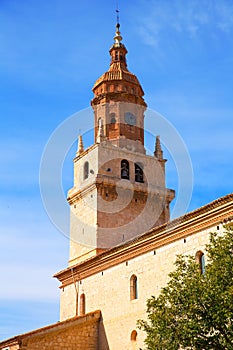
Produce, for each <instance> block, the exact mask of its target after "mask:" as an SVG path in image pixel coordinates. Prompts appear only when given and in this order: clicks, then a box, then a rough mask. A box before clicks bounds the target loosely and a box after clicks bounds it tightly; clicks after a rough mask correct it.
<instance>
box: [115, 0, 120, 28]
mask: <svg viewBox="0 0 233 350" xmlns="http://www.w3.org/2000/svg"><path fill="white" fill-rule="evenodd" d="M119 12H120V11H119V8H118V1H117V2H116V14H117V24H119V22H120V19H119Z"/></svg>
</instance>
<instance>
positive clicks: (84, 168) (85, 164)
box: [83, 162, 89, 180]
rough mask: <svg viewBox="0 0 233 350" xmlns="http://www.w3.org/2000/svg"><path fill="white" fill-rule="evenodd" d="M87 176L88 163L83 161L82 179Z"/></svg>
mask: <svg viewBox="0 0 233 350" xmlns="http://www.w3.org/2000/svg"><path fill="white" fill-rule="evenodd" d="M88 176H89V163H88V162H85V163H84V167H83V180H86V179H87V178H88Z"/></svg>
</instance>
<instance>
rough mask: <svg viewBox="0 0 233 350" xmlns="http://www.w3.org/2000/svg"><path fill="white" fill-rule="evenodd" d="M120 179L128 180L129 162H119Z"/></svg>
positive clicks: (124, 160)
mask: <svg viewBox="0 0 233 350" xmlns="http://www.w3.org/2000/svg"><path fill="white" fill-rule="evenodd" d="M121 178H122V179H126V180H129V162H128V161H127V160H126V159H123V160H122V161H121Z"/></svg>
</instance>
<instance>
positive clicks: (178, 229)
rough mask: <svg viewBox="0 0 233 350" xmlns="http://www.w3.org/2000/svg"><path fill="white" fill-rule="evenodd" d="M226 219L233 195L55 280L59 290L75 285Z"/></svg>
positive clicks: (231, 211)
mask: <svg viewBox="0 0 233 350" xmlns="http://www.w3.org/2000/svg"><path fill="white" fill-rule="evenodd" d="M226 219H228V220H232V219H233V194H229V195H227V196H225V197H222V198H220V199H217V200H215V201H214V202H211V203H209V204H207V205H206V206H203V207H201V208H199V209H196V210H194V211H193V212H190V213H188V214H185V215H184V216H182V217H180V218H177V219H175V220H173V221H171V222H169V223H167V224H164V225H161V226H159V227H156V228H153V229H151V230H150V231H148V232H146V233H144V234H142V235H140V236H138V237H136V238H134V239H133V240H130V241H128V242H125V243H124V244H121V245H118V246H116V247H114V248H111V249H108V250H107V251H105V252H103V253H102V254H100V255H97V256H95V257H93V258H90V259H89V260H86V261H84V262H82V263H80V264H77V265H74V266H71V267H69V268H67V269H65V270H62V271H60V272H58V273H56V274H55V275H54V277H56V278H57V279H58V280H59V281H60V282H61V283H62V285H61V286H60V288H63V287H65V286H66V285H69V284H71V283H73V281H74V280H75V281H76V282H77V281H79V280H82V279H84V278H87V277H89V276H91V275H93V274H96V273H99V272H102V271H103V270H106V269H108V268H110V267H113V266H115V265H118V264H121V263H124V262H126V261H129V260H131V259H133V258H135V257H138V256H140V255H142V254H145V253H148V252H150V251H154V250H156V249H158V248H160V247H162V246H164V245H167V244H169V243H172V242H175V241H177V240H179V239H182V238H186V237H187V236H190V235H192V234H194V233H196V232H199V231H202V230H204V229H208V228H210V227H213V226H215V225H217V224H220V223H223V222H224V220H226Z"/></svg>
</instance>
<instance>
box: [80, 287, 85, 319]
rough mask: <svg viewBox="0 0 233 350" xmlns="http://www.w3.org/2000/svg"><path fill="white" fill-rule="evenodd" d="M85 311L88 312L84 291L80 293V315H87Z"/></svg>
mask: <svg viewBox="0 0 233 350" xmlns="http://www.w3.org/2000/svg"><path fill="white" fill-rule="evenodd" d="M85 313H86V305H85V294H84V293H82V294H81V295H80V305H79V314H80V316H83V315H85Z"/></svg>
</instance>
